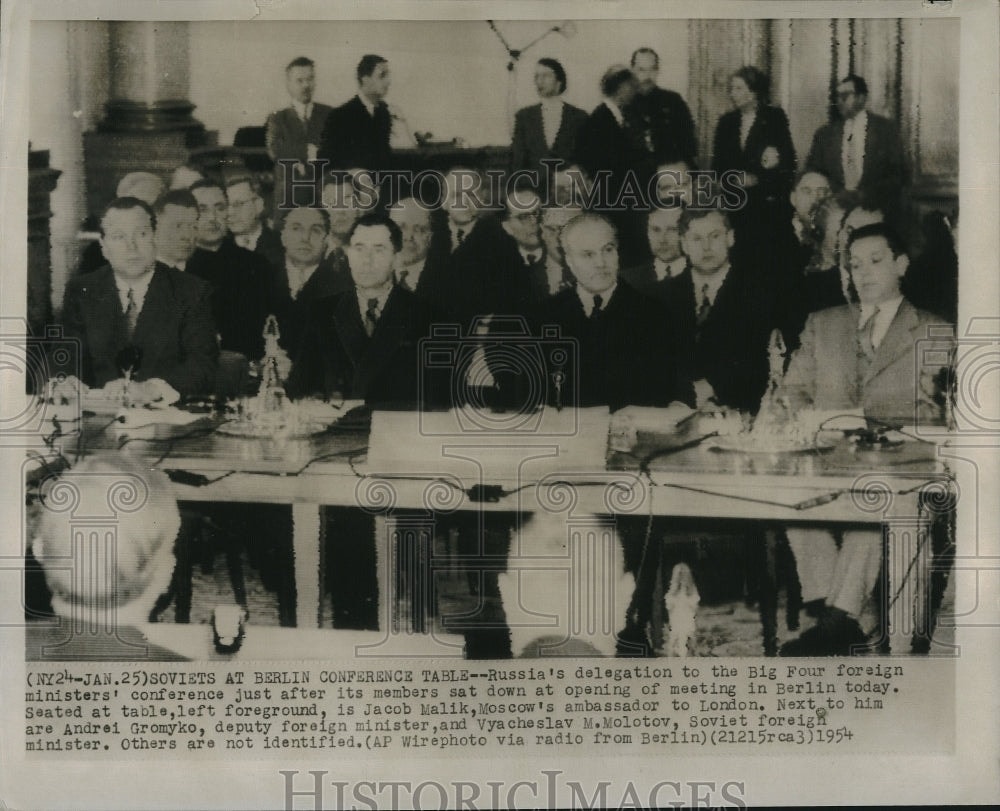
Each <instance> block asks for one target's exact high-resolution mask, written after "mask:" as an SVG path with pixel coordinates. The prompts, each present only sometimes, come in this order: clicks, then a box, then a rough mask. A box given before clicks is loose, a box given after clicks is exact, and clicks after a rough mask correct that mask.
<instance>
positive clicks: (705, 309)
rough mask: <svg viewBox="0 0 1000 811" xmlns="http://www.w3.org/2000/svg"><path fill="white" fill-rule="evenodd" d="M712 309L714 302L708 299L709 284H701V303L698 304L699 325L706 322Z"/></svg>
mask: <svg viewBox="0 0 1000 811" xmlns="http://www.w3.org/2000/svg"><path fill="white" fill-rule="evenodd" d="M711 310H712V302H710V301H709V300H708V284H703V285H702V286H701V303H700V304H699V305H698V315H697V319H698V326H699V327H700V326H701V325H702V324H704V323H705V321H706V319H707V318H708V314H709V313H710V312H711Z"/></svg>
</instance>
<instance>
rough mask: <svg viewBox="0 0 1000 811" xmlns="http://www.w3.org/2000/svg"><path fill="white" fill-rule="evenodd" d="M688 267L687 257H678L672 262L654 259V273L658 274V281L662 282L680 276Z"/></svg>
mask: <svg viewBox="0 0 1000 811" xmlns="http://www.w3.org/2000/svg"><path fill="white" fill-rule="evenodd" d="M686 267H687V257H686V256H678V257H677V258H676V259H674V260H673V261H672V262H664V261H663V260H662V259H653V273H654V274H656V281H658V282H662V281H663V280H664V279H666V278H668V277H669V278H671V279H672V278H673V277H674V276H680V275H681V274H682V273H683V272H684V268H686Z"/></svg>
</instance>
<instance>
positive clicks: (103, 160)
mask: <svg viewBox="0 0 1000 811" xmlns="http://www.w3.org/2000/svg"><path fill="white" fill-rule="evenodd" d="M108 26H109V28H108V76H109V83H108V101H107V103H106V104H105V110H104V118H103V119H102V120H101V121H99V122H98V123H97V126H96V128H95V130H93V131H91V132H87V133H85V134H84V162H85V166H86V181H87V209H88V213H90V214H91V215H95V214H98V213H99V212H100V211H101V210H102V209H103V208H104V206H105V205H107V203H108V202H109V201H110V200H111V199H112V198H113V197H114V192H115V187H116V186H117V184H118V181H119V180H120V179H121V178H122V177H123V176H124V175H126V174H127V173H129V172H136V171H146V172H153V173H154V174H158V175H161V176H163V178H164V179H165V180H166V179H168V178H169V175H170V173H171V172H172V171H173V170H174V169H175V168H176V167H177V166H180V165H181V164H183V163H185V162H187V160H188V156H189V153H190V150H191V149H193V148H195V147H200V146H207V145H210V144H211V143H214V138H213V137H211V135H212V134H210V133H206V131H205V127H204V125H203V124H202V123H201V122H199V121H198V120H197V119H195V118H194V117H193V115H192V113H193V111H194V105H193V104H192V103H191V102H190V101H188V100H187V95H188V84H189V76H190V58H189V53H188V48H189V32H188V23H186V22H162V21H159V22H153V21H144V22H143V21H140V22H111V23H108Z"/></svg>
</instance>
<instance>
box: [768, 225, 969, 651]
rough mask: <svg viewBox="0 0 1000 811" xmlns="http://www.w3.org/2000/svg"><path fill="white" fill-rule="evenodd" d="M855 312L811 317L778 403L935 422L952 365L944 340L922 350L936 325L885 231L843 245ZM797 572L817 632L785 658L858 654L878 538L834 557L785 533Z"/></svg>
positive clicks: (812, 534) (868, 615)
mask: <svg viewBox="0 0 1000 811" xmlns="http://www.w3.org/2000/svg"><path fill="white" fill-rule="evenodd" d="M848 251H849V253H850V257H851V259H850V267H851V276H852V278H853V281H854V286H855V288H856V289H857V291H858V297H859V299H860V302H859V304H857V305H855V304H845V305H843V306H840V307H830V308H827V309H825V310H821V311H819V312H816V313H813V314H812V315H810V316H809V320H808V321H807V322H806V327H805V329H804V330H803V333H802V341H801V346H800V347H799V349H798V350H797V351H796V352H795V354H794V355H793V356H792V359H791V363H790V364H789V367H788V372H787V374H786V375H785V377H784V380H783V381H782V387H781V389H780V390H779V396H780V397H781V398H782V399H784V400H785V402H787V403H788V405H789V406H790V407H791V408H792V409H799V408H804V407H813V408H818V409H825V410H856V409H861V410H863V411H864V413H865V416H867V417H869V418H872V419H876V420H888V421H890V422H894V423H897V424H899V423H901V424H904V425H911V424H915V423H918V422H919V424H923V425H928V424H933V423H939V422H940V421H941V419H942V414H941V409H940V407H939V406H938V405H937V404H936V403H935V402H934V395H935V393H936V388H935V383H934V379H935V377H936V375H937V373H938V372H939V370H940V367H941V366H942V364H943V362H945V361H942V359H947V358H948V357H950V356H951V351H952V348H953V347H952V343H951V341H950V340H948V339H947V338H941V339H939V340H934V341H933V342H931V341H928V339H929V338H931V337H932V336H931V328H932V327H939V328H940V327H943V326H944V322H943V321H942V320H941V319H939V318H938V317H936V316H934V315H932V314H930V313H927V312H924V311H923V310H918V309H917V308H916V307H914V306H913V305H912V304H910V302H909V301H907V300H906V299H905V298H904V297H903V294H902V293H901V292H900V281H901V280H902V278H903V276H904V274H905V273H906V269H907V265H908V259H907V256H906V253H905V252H904V250H903V246H902V243H901V242H900V240H899V238H898V237H897V236H896V235H895V233H893V232H892V231H891V230H890V229H889V228H888V227H887V226H886V225H885V224H883V223H875V224H871V225H865V226H862V227H860V228H858V229H857V230H856V231H854V232H853V233H852V234H851V236H850V238H849V239H848ZM786 533H787V535H788V541H789V543H790V545H791V547H792V550H793V551H794V553H795V558H796V561H797V563H798V569H799V579H800V580H801V583H802V598H803V600H804V601H805V602H806V603H807V604H810V603H812V604H813V605H814V606H816V610H817V613H818V615H819V622H818V623H817V625H816V626H815V627H814V628H812V629H810V630H808V631H806V632H805V633H803V634H802V635H801V636H800V637H799V638H798V639H796V640H793V641H791V642H788V643H786V644H785V646H784V647H783V648H782V649H781V654H782V655H783V656H837V655H839V656H845V655H850V654H851V653H854V652H860V651H861V650H862V648H863V647H864V646H865V643H866V641H867V637H868V635H869V634H870V633H871V631H872V630H873V629H874V628H875V627H876V622H875V620H876V619H877V617H876V613H877V612H876V611H875V610H874V606H873V601H872V590H873V588H874V586H875V582H876V579H877V577H878V572H879V567H880V564H881V560H882V532H881V530H864V529H848V530H845V531H843V532H842V533H841V534H842V543H841V544H840V547H839V549H838V546H837V543H836V541H835V538H834V536H833V534H832V533H831V532H830V531H829V530H828V529H825V528H820V527H809V526H801V525H798V526H795V527H791V526H790V527H788V528H787V530H786Z"/></svg>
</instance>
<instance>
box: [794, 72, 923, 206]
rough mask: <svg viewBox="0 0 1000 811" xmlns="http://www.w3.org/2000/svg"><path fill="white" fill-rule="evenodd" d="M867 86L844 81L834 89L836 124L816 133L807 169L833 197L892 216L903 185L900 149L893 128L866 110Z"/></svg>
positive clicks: (854, 80) (855, 80)
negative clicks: (842, 195) (839, 195)
mask: <svg viewBox="0 0 1000 811" xmlns="http://www.w3.org/2000/svg"><path fill="white" fill-rule="evenodd" d="M867 104H868V83H867V82H865V80H864V79H862V78H861V77H860V76H854V75H851V76H845V77H844V78H843V80H841V82H840V84H839V85H838V86H837V110H838V112H839V113H840V119H839V120H838V121H835V122H833V123H832V124H825V125H823V126H822V127H820V128H819V129H818V130H816V134H815V135H814V136H813V141H812V148H811V149H810V150H809V157H808V159H807V160H806V167H807V168H809V169H815V170H817V171H819V172H822V173H823V174H824V175H825V176H826V177H827V178H828V179H829V181H830V187H831V188H832V189H833V191H834V193H840V192H847V193H848V194H850V195H853V196H855V197H856V198H857V199H856V200H855V202H858V201H860V202H866V203H868V204H870V205H876V206H879V207H880V208H882V209H883V210H885V211H887V212H889V213H890V214H893V215H894V214H895V213H896V212H897V210H898V208H899V205H900V190H901V189H902V187H903V185H904V182H905V166H904V161H903V146H902V143H901V142H900V140H899V131H898V128H897V126H896V124H895V123H894V122H892V121H890V120H889V119H888V118H884V117H883V116H880V115H876V114H875V113H872V112H869V111H868V110H866V109H865V108H866V106H867Z"/></svg>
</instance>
